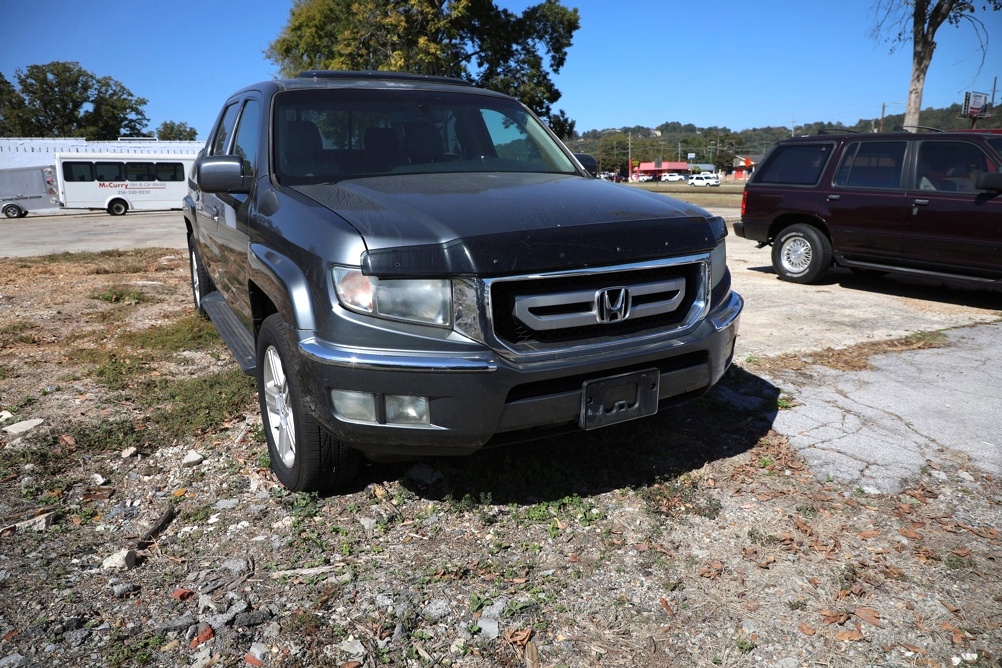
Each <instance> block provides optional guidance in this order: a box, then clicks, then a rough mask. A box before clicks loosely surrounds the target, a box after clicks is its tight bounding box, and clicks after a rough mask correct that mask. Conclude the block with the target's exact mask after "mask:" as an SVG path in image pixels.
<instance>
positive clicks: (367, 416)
mask: <svg viewBox="0 0 1002 668" xmlns="http://www.w3.org/2000/svg"><path fill="white" fill-rule="evenodd" d="M331 401H333V402H334V410H336V411H337V412H338V415H340V416H341V417H343V418H344V419H346V420H358V421H360V422H375V421H376V396H375V395H373V394H370V393H369V392H352V391H350V390H331Z"/></svg>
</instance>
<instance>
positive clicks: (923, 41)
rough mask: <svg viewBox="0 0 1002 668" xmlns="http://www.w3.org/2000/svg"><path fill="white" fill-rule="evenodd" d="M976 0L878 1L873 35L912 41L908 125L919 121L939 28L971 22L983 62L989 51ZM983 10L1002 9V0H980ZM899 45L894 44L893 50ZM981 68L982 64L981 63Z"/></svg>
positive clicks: (894, 39)
mask: <svg viewBox="0 0 1002 668" xmlns="http://www.w3.org/2000/svg"><path fill="white" fill-rule="evenodd" d="M976 2H977V0H876V5H875V11H876V15H877V24H876V26H875V27H874V28H873V30H872V34H873V36H874V37H875V38H877V39H883V40H885V41H889V42H891V43H900V44H905V43H907V42H908V40H909V38H910V39H911V42H912V74H911V80H910V82H909V84H908V98H907V99H908V101H907V103H906V106H905V123H904V124H905V125H906V126H908V125H918V124H919V111H920V109H921V108H922V91H923V89H924V88H925V77H926V73H927V72H928V71H929V64H930V63H931V62H932V54H933V51H935V50H936V40H935V37H936V31H937V30H939V28H940V27H941V26H942V25H943V24H944V23H949V24H951V25H954V26H957V25H960V24H961V23H962V22H965V21H966V22H968V23H969V24H970V25H971V26H972V27H973V28H974V33H975V35H976V36H977V38H978V41H979V43H980V46H981V65H984V62H985V55H986V53H987V51H988V48H987V47H988V31H987V29H986V28H985V24H984V23H983V22H982V21H981V20H980V19H978V18H977V17H976V16H974V12H975V4H976ZM981 2H982V3H983V4H982V5H981V9H982V11H989V10H992V11H999V10H1000V9H1002V0H981ZM895 48H896V47H894V46H892V47H891V51H892V52H893V51H894V49H895ZM979 71H980V66H979Z"/></svg>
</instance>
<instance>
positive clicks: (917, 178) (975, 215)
mask: <svg viewBox="0 0 1002 668" xmlns="http://www.w3.org/2000/svg"><path fill="white" fill-rule="evenodd" d="M734 231H735V233H736V234H737V235H738V236H740V237H744V238H746V239H751V240H753V241H758V242H759V247H763V246H766V245H770V244H771V245H772V264H773V267H774V268H775V270H776V273H777V274H778V275H779V277H780V278H782V279H783V280H786V281H792V282H794V283H813V282H816V281H818V280H820V279H821V278H822V277H823V276H824V275H825V273H826V272H827V271H828V269H829V268H830V267H831V266H833V265H836V266H842V267H850V268H853V269H858V270H873V271H879V272H895V273H903V274H911V275H916V276H924V277H932V278H938V279H943V280H946V281H950V282H965V283H971V284H976V285H982V286H991V287H998V286H1000V285H1002V136H999V135H998V134H989V133H977V132H928V133H912V132H892V133H879V134H844V135H819V136H813V137H797V138H792V139H785V140H783V141H781V142H779V143H778V144H776V145H775V146H774V147H773V148H772V149H771V150H770V151H769V153H768V154H767V155H766V157H765V159H764V160H763V162H762V164H761V165H760V167H759V169H757V170H756V171H755V173H754V175H752V177H751V179H749V181H748V183H747V184H746V185H745V190H744V194H743V197H742V204H741V221H740V222H738V223H735V225H734Z"/></svg>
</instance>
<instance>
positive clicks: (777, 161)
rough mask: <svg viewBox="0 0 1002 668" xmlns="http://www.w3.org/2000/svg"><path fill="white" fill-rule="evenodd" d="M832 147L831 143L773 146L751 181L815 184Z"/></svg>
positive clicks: (826, 162)
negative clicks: (767, 157)
mask: <svg viewBox="0 0 1002 668" xmlns="http://www.w3.org/2000/svg"><path fill="white" fill-rule="evenodd" d="M834 148H835V145H834V144H832V143H824V144H789V145H779V146H776V147H775V148H774V149H773V150H772V153H770V154H769V159H768V160H767V161H766V162H765V164H764V165H762V167H761V168H760V169H759V170H758V172H757V174H756V175H755V182H756V183H779V184H786V185H795V186H812V185H815V184H816V183H817V182H818V181H819V180H820V179H821V173H822V172H824V170H825V165H827V164H828V158H829V157H830V156H831V154H832V149H834Z"/></svg>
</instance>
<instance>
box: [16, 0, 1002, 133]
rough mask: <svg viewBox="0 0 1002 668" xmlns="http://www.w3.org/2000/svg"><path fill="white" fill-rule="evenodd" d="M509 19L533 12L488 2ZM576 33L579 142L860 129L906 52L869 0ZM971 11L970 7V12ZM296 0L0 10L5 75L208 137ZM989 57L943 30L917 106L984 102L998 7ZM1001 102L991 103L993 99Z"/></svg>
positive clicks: (723, 8) (626, 10)
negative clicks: (840, 126) (64, 76)
mask: <svg viewBox="0 0 1002 668" xmlns="http://www.w3.org/2000/svg"><path fill="white" fill-rule="evenodd" d="M496 1H497V4H498V5H499V6H503V7H506V8H509V9H511V10H513V11H518V12H520V11H521V10H522V9H524V8H525V7H526V6H529V5H531V4H535V2H529V1H525V0H496ZM563 4H564V5H567V6H572V7H577V8H578V9H579V11H580V14H581V28H580V30H579V31H578V32H577V33H576V34H575V38H574V45H573V46H572V47H571V49H570V51H569V54H568V58H567V63H566V65H565V66H564V68H563V70H562V71H561V73H560V74H559V75H558V76H557V77H556V78H555V80H556V83H557V87H558V88H559V89H560V91H561V92H562V93H563V97H562V98H561V100H560V101H559V102H558V103H557V105H556V107H557V108H562V109H564V110H565V111H566V113H567V115H568V116H570V117H571V118H572V119H574V120H575V121H576V122H577V130H578V131H579V132H581V131H585V130H591V129H606V128H619V127H625V126H634V125H644V126H650V127H653V126H656V125H659V124H661V123H664V122H667V121H679V122H681V123H693V124H695V125H697V126H700V127H709V126H721V127H728V128H730V129H732V130H743V129H747V128H753V127H763V126H786V127H789V126H790V125H791V124H797V125H800V124H801V123H804V122H813V121H842V122H845V123H855V122H856V121H857V120H859V119H860V118H879V116H880V112H881V106H882V105H883V104H884V103H887V107H886V109H887V113H888V114H893V113H902V112H903V111H904V104H903V103H904V100H905V96H906V94H907V89H908V80H909V74H910V70H911V57H910V53H911V46H910V44H908V45H905V46H904V48H899V49H898V51H896V52H895V53H893V54H891V53H889V49H888V46H887V45H884V44H878V43H876V42H875V41H874V40H873V39H871V38H870V37H869V36H868V33H869V30H870V28H871V26H872V25H873V22H874V15H873V12H872V7H873V4H874V0H840V1H839V2H834V1H831V0H806V1H805V0H755V1H754V2H752V1H748V0H742V1H741V2H735V1H733V0H708V1H707V2H697V3H691V2H681V1H679V0H672V1H666V0H657V1H655V0H625V1H624V2H611V1H609V0H578V1H577V2H575V1H573V0H563ZM976 4H980V3H976ZM291 6H292V0H167V1H160V2H150V1H147V0H133V2H130V3H121V2H96V1H94V0H77V1H75V2H69V1H68V0H48V1H47V2H40V1H39V0H0V25H3V26H5V29H4V39H3V45H2V46H0V72H2V73H3V74H4V76H6V77H7V79H8V80H10V81H11V82H12V83H15V85H16V81H15V78H14V75H15V71H16V70H17V69H19V68H25V67H27V66H28V65H36V64H44V63H48V62H51V61H55V60H65V61H77V62H79V63H80V64H81V66H82V67H83V68H84V69H86V70H88V71H90V72H92V73H93V74H95V75H97V76H110V77H112V78H114V79H117V80H118V81H120V82H121V83H122V84H123V85H125V87H126V88H128V89H129V90H131V91H132V93H133V94H134V95H136V96H138V97H144V98H146V99H147V100H148V101H149V103H148V104H147V106H146V115H147V116H148V117H149V120H150V125H149V129H150V130H153V129H155V128H156V127H157V126H158V125H160V123H162V122H163V121H165V120H171V121H176V122H184V123H187V124H188V125H190V126H192V127H194V128H196V129H197V130H198V133H199V139H204V138H205V137H206V135H207V133H208V132H209V130H210V129H211V126H212V123H213V122H214V120H215V116H216V113H217V111H218V109H219V107H220V105H221V103H222V102H223V100H224V99H225V98H226V97H227V96H228V95H229V94H230V93H232V92H234V91H235V90H237V89H239V88H241V87H242V86H244V85H246V84H248V83H253V82H255V81H260V80H262V79H269V78H272V77H273V76H274V75H275V72H276V67H275V65H274V64H273V63H272V62H270V61H268V60H267V59H266V58H265V57H264V50H265V49H266V48H267V47H268V44H269V43H270V42H271V41H272V40H273V39H274V38H275V37H276V36H277V35H278V33H279V32H280V31H281V30H282V28H283V27H284V26H285V24H286V21H287V19H288V16H289V9H290V8H291ZM978 16H980V18H981V19H982V21H983V22H984V23H985V26H986V28H987V30H988V35H989V40H990V50H989V53H988V56H987V58H986V60H985V64H984V66H983V67H981V71H980V73H979V72H978V67H979V64H980V62H981V53H980V51H979V49H978V42H977V40H976V38H975V35H974V31H973V30H972V29H971V28H970V27H969V26H967V25H966V24H964V25H961V26H960V27H959V28H957V27H953V26H950V25H946V26H944V27H943V28H941V29H940V31H939V33H938V35H937V43H938V46H937V49H936V52H935V55H934V57H933V62H932V66H931V68H930V70H929V74H928V78H927V80H926V86H925V95H924V97H923V102H922V106H923V108H925V107H945V106H948V105H950V104H953V103H955V102H956V103H961V102H963V95H964V92H965V91H968V90H976V91H979V92H985V93H988V94H989V95H990V94H991V88H992V82H993V77H995V76H1002V12H994V13H991V12H990V13H979V14H978ZM996 102H997V103H999V104H1002V93H998V94H997V95H996Z"/></svg>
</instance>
